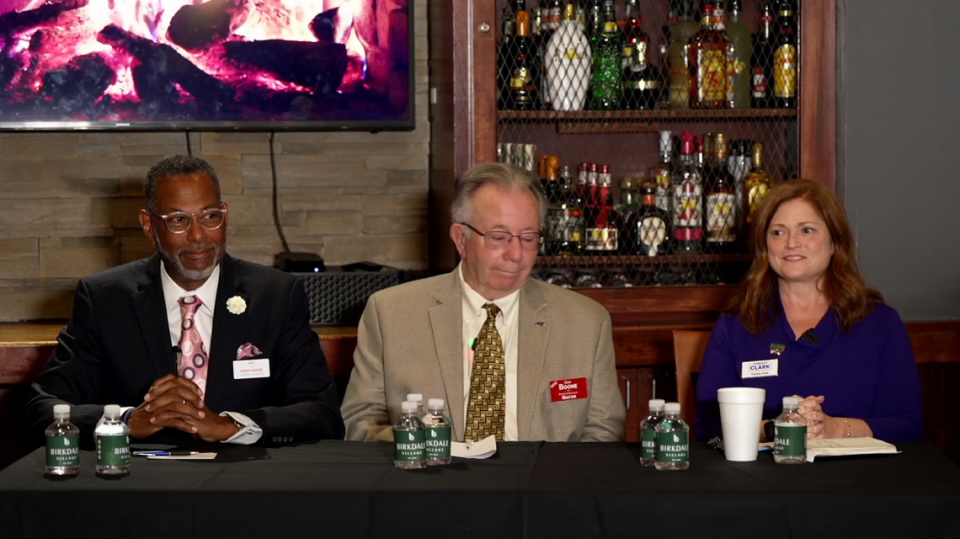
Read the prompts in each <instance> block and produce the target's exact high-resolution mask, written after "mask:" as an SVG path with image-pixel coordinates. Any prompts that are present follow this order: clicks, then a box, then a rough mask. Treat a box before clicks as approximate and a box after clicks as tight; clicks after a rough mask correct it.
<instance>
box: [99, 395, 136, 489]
mask: <svg viewBox="0 0 960 539" xmlns="http://www.w3.org/2000/svg"><path fill="white" fill-rule="evenodd" d="M94 435H95V436H96V439H97V473H98V474H100V475H126V474H128V473H130V429H129V428H128V427H127V426H126V425H124V424H123V421H120V407H119V406H117V405H116V404H108V405H106V406H104V407H103V423H101V424H100V425H99V426H97V429H96V430H95V431H94Z"/></svg>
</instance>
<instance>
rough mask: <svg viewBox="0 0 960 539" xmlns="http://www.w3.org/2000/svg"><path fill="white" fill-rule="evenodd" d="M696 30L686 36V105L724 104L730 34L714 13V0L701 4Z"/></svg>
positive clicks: (702, 107) (704, 107) (706, 105)
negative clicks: (687, 101) (688, 82)
mask: <svg viewBox="0 0 960 539" xmlns="http://www.w3.org/2000/svg"><path fill="white" fill-rule="evenodd" d="M701 10H702V13H701V20H700V21H701V27H700V31H698V32H697V33H696V34H694V35H693V37H692V38H690V50H689V53H688V57H687V64H688V67H689V74H690V106H691V107H693V108H698V109H720V108H727V106H728V105H727V54H728V52H729V48H730V38H729V37H728V36H727V33H726V32H725V31H724V30H723V29H722V28H723V17H722V15H719V14H718V13H717V5H716V0H706V1H705V2H704V3H703V5H702V7H701Z"/></svg>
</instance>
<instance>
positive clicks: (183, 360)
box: [177, 296, 209, 393]
mask: <svg viewBox="0 0 960 539" xmlns="http://www.w3.org/2000/svg"><path fill="white" fill-rule="evenodd" d="M177 303H179V304H180V317H181V319H182V321H183V323H182V324H181V326H180V328H181V330H182V332H181V333H180V363H179V365H177V373H178V374H179V375H180V376H183V377H184V378H186V379H187V380H192V381H193V383H195V384H197V386H198V387H199V388H200V391H203V392H204V393H206V391H207V363H209V361H208V359H209V358H208V357H207V352H206V350H204V346H203V339H202V338H201V337H200V331H198V330H197V325H196V323H195V322H194V320H193V318H194V316H195V315H196V314H197V309H199V308H200V306H201V305H203V301H201V300H200V298H199V297H197V296H184V297H182V298H180V300H179V301H178V302H177Z"/></svg>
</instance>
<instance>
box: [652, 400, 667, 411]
mask: <svg viewBox="0 0 960 539" xmlns="http://www.w3.org/2000/svg"><path fill="white" fill-rule="evenodd" d="M664 404H666V401H665V400H663V399H650V402H649V403H648V406H649V407H650V409H651V410H663V405H664Z"/></svg>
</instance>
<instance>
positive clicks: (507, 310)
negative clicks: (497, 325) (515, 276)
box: [457, 262, 520, 320]
mask: <svg viewBox="0 0 960 539" xmlns="http://www.w3.org/2000/svg"><path fill="white" fill-rule="evenodd" d="M457 275H458V276H459V277H460V289H461V290H463V299H464V300H465V301H466V304H467V305H469V306H470V313H471V315H472V316H474V317H481V316H483V317H486V316H487V311H486V310H484V308H483V306H484V305H485V304H487V303H493V304H494V305H496V306H497V307H499V308H500V313H501V314H503V319H504V320H507V319H509V318H510V316H511V315H512V314H513V312H514V310H515V309H516V308H517V305H518V304H519V303H520V291H519V290H514V291H513V292H511V293H510V294H509V295H507V296H504V297H502V298H500V299H498V300H496V301H487V299H486V298H484V297H483V296H481V295H480V293H479V292H477V291H476V290H474V289H473V288H471V287H470V285H469V284H467V281H465V280H464V279H463V262H461V263H460V264H459V265H458V266H457Z"/></svg>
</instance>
